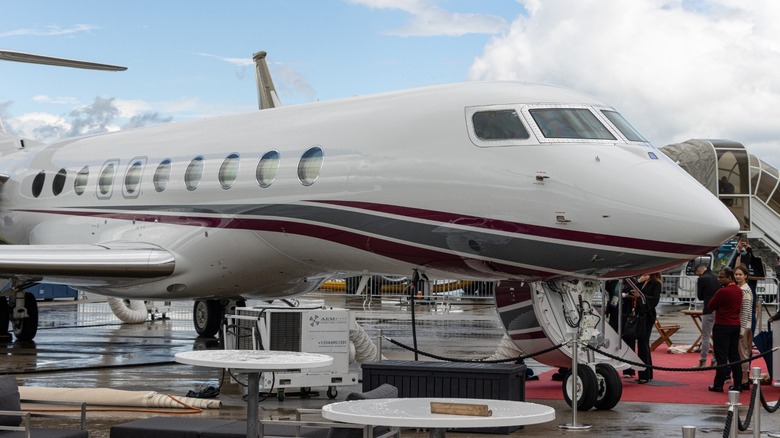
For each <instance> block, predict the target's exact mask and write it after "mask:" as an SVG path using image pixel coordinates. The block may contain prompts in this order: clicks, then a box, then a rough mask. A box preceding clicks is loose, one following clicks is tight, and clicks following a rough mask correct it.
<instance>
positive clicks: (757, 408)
mask: <svg viewBox="0 0 780 438" xmlns="http://www.w3.org/2000/svg"><path fill="white" fill-rule="evenodd" d="M750 378H751V379H753V388H754V389H753V390H754V391H755V394H756V398H755V400H751V403H755V405H754V406H753V438H761V367H753V368H751V369H750Z"/></svg>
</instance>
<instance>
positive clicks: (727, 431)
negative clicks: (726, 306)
mask: <svg viewBox="0 0 780 438" xmlns="http://www.w3.org/2000/svg"><path fill="white" fill-rule="evenodd" d="M383 338H384V339H386V340H387V341H389V342H391V343H393V344H395V345H397V346H399V347H401V348H403V349H406V350H409V351H414V352H416V353H419V354H420V355H423V356H426V357H430V358H432V359H438V360H443V361H447V362H472V363H473V362H482V363H499V362H519V361H522V360H525V359H530V358H532V357H535V356H539V355H541V354H545V353H549V352H550V351H553V350H557V349H559V348H561V347H562V346H564V345H566V344H567V343H566V342H564V343H561V344H558V345H555V346H552V347H550V348H546V349H544V350H541V351H537V352H535V353H531V354H524V355H520V356H517V357H516V358H510V359H499V360H478V359H475V360H465V359H457V358H450V357H445V356H439V355H435V354H431V353H426V352H424V351H419V350H417V349H415V348H413V347H409V346H408V345H405V344H403V343H401V342H399V341H396V340H395V339H392V338H390V337H387V336H383ZM585 345H586V347H587V348H589V349H590V350H592V351H594V352H597V353H600V354H603V355H604V356H606V357H608V358H610V359H613V360H616V361H618V362H622V363H625V364H628V365H633V366H636V367H644V368H651V369H654V370H661V371H671V372H693V371H711V370H716V369H718V368H727V367H728V368H730V367H731V366H732V365H737V364H739V365H741V364H743V363H747V362H751V361H753V360H756V359H758V358H762V357H764V356H767V355H769V354H771V353H774V351H775V350H777V349H779V348H780V347H775V348H772V349H771V350H767V351H765V352H763V353H761V354H759V355H755V356H754V355H751V356H750V357H748V358H747V359H743V360H740V361H738V362H729V363H725V364H718V365H716V366H709V367H695V368H674V367H662V366H657V365H647V364H645V363H643V362H634V361H630V360H627V359H624V358H622V357H619V356H615V355H613V354H611V353H608V352H606V351H602V350H600V349H598V348H597V347H594V346H592V345H590V344H587V343H586V344H585ZM757 382H758V381H757V380H756V381H755V382H754V384H753V387H752V390H751V393H750V404H749V405H748V410H747V415H746V417H745V422H744V423H743V422H742V419H741V418H739V412H738V411H737V408H738V406H736V405H734V406H731V407H730V408H729V411H728V414H727V415H726V422H725V424H724V428H723V438H729V436H730V435H731V429H732V426H733V422H734V414H735V413H736V414H737V415H736V417H737V428H738V429H739V430H740V431H742V432H744V431H746V430H747V429H748V428H749V427H750V423H751V420H752V418H753V411H754V410H755V408H756V404H757V401H758V399H760V401H761V406H763V408H764V409H765V410H766V411H767V412H769V413H774V412H776V411H777V410H778V409H780V399H778V401H777V402H775V405H774V406H769V403H768V402H767V401H766V399H765V398H764V393H763V391H758V385H756V384H755V383H757ZM734 383H735V384H737V382H734ZM759 393H760V397H758V396H757V394H759Z"/></svg>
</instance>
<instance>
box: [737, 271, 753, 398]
mask: <svg viewBox="0 0 780 438" xmlns="http://www.w3.org/2000/svg"><path fill="white" fill-rule="evenodd" d="M734 279H735V280H736V282H737V286H739V287H740V289H742V306H741V307H740V312H739V325H740V329H739V360H745V359H747V358H749V357H750V355H751V354H752V353H753V351H752V350H753V331H752V330H751V329H750V325H751V322H752V318H753V314H752V313H753V290H752V289H751V288H750V286H749V285H748V269H747V267H745V265H739V266H737V267H736V269H734ZM749 371H750V362H743V363H742V382H740V383H741V389H750V380H749V377H750V373H749ZM736 384H737V382H736V381H735V382H734V385H736Z"/></svg>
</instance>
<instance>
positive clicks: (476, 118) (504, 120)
mask: <svg viewBox="0 0 780 438" xmlns="http://www.w3.org/2000/svg"><path fill="white" fill-rule="evenodd" d="M471 121H472V122H473V123H474V132H475V133H476V134H477V137H479V139H480V140H515V139H520V140H523V139H527V138H528V137H529V134H528V131H527V130H526V129H525V126H523V122H521V121H520V118H519V117H518V116H517V112H515V110H498V111H480V112H477V113H474V115H473V116H471Z"/></svg>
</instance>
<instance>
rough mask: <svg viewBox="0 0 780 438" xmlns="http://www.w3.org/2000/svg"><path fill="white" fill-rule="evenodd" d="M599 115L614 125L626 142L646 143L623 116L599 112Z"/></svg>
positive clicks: (617, 113) (605, 111)
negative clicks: (602, 115)
mask: <svg viewBox="0 0 780 438" xmlns="http://www.w3.org/2000/svg"><path fill="white" fill-rule="evenodd" d="M601 113H602V114H604V116H605V117H606V118H607V119H609V121H610V122H611V123H612V124H613V125H615V127H616V128H617V129H618V131H620V133H621V134H623V135H624V136H625V137H626V140H628V141H641V142H645V143H647V139H646V138H644V137H642V134H640V133H639V131H637V130H636V129H634V127H633V126H631V125H630V124H629V123H628V121H627V120H626V119H624V118H623V116H621V115H620V113H619V112H617V111H609V110H601Z"/></svg>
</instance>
